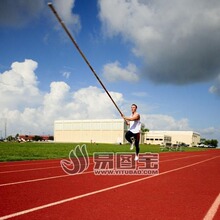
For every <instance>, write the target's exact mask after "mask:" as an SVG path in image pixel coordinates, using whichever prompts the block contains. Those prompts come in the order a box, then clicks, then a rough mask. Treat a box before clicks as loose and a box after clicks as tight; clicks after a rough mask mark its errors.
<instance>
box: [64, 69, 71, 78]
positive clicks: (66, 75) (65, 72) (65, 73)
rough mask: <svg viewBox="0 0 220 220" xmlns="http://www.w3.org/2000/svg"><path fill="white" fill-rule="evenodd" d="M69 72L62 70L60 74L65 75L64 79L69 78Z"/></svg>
mask: <svg viewBox="0 0 220 220" xmlns="http://www.w3.org/2000/svg"><path fill="white" fill-rule="evenodd" d="M70 74H71V72H67V71H64V72H63V73H62V76H63V77H65V78H66V79H69V77H70Z"/></svg>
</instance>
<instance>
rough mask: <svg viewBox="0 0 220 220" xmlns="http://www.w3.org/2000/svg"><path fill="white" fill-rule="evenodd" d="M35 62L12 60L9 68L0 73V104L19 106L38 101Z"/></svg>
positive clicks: (39, 97)
mask: <svg viewBox="0 0 220 220" xmlns="http://www.w3.org/2000/svg"><path fill="white" fill-rule="evenodd" d="M36 68H37V63H36V62H35V61H33V60H28V59H26V60H25V61H24V62H14V63H13V64H12V65H11V69H10V70H8V71H5V72H4V73H1V74H0V85H1V86H0V93H1V99H0V106H7V108H9V109H10V108H20V107H21V106H27V105H29V106H32V105H35V104H36V103H39V101H40V99H41V94H40V91H39V89H38V87H37V85H38V81H37V76H36V75H35V73H34V71H35V69H36Z"/></svg>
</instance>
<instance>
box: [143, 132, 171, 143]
mask: <svg viewBox="0 0 220 220" xmlns="http://www.w3.org/2000/svg"><path fill="white" fill-rule="evenodd" d="M171 140H172V138H171V136H168V135H164V134H162V133H151V132H146V133H145V138H144V143H145V144H153V145H167V144H171V143H172V141H171Z"/></svg>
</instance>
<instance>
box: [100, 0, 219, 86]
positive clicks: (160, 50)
mask: <svg viewBox="0 0 220 220" xmlns="http://www.w3.org/2000/svg"><path fill="white" fill-rule="evenodd" d="M99 8H100V12H99V18H100V20H101V22H102V25H103V33H105V34H106V35H108V36H110V37H113V36H116V35H120V36H122V38H123V39H125V40H126V41H129V42H131V43H132V44H133V46H134V48H133V52H134V53H135V54H136V55H137V56H141V57H142V58H143V60H144V63H145V68H144V71H143V74H144V75H145V76H146V77H148V78H149V79H151V80H152V81H154V82H156V83H169V84H187V83H193V82H201V81H207V80H211V79H213V78H214V77H216V75H217V74H219V71H218V70H219V68H220V42H219V38H220V29H219V23H220V1H211V2H208V1H207V0H185V1H182V0H167V1H164V0H158V1H149V0H141V1H138V0H131V1H120V0H111V1H105V0H99ZM112 15H114V16H112Z"/></svg>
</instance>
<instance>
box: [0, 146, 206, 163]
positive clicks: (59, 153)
mask: <svg viewBox="0 0 220 220" xmlns="http://www.w3.org/2000/svg"><path fill="white" fill-rule="evenodd" d="M77 145H82V143H45V142H42V143H39V142H37V143H32V142H26V143H17V142H0V161H1V162H3V161H19V160H39V159H58V158H67V157H68V155H69V152H70V151H71V150H72V149H74V148H75V147H76V146H77ZM86 146H87V151H88V153H89V155H90V156H92V155H93V152H131V151H130V150H129V148H130V146H129V145H117V144H91V143H87V144H86ZM140 149H141V150H140V153H144V152H152V153H158V152H161V149H160V146H155V145H140ZM201 150H206V149H201V148H183V151H201ZM163 152H167V151H163Z"/></svg>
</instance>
